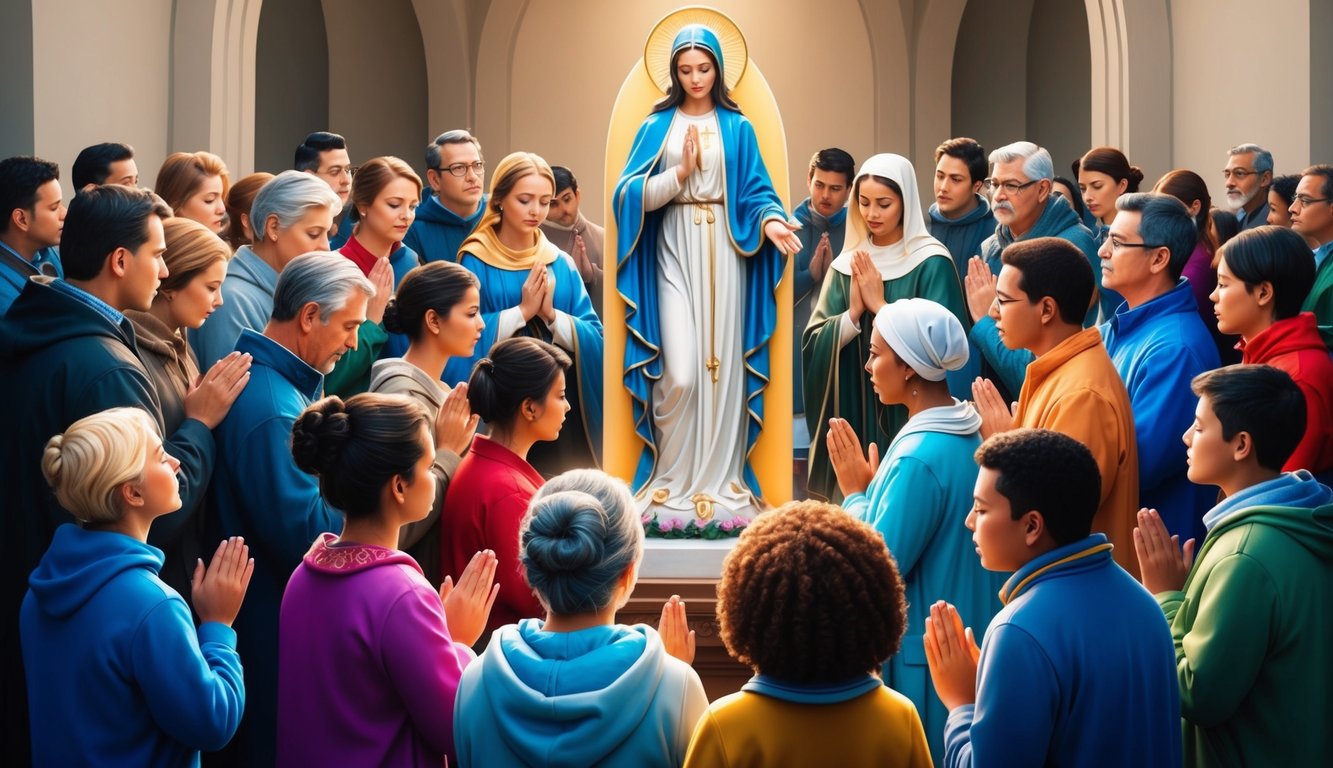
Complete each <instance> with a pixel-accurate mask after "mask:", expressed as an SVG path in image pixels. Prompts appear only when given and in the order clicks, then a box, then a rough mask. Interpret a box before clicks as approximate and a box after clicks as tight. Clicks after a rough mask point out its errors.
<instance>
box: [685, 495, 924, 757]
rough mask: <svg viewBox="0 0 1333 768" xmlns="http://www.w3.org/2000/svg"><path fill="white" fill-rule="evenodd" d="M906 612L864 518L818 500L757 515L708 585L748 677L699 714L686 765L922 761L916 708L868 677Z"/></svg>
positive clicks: (898, 584) (897, 637)
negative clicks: (719, 578)
mask: <svg viewBox="0 0 1333 768" xmlns="http://www.w3.org/2000/svg"><path fill="white" fill-rule="evenodd" d="M906 612H907V605H906V602H905V601H904V599H903V582H902V579H901V578H899V576H898V569H897V567H896V566H895V565H894V563H893V558H891V557H890V556H889V551H888V549H887V548H885V546H884V540H883V539H881V538H880V536H879V534H877V533H876V532H875V529H873V528H871V527H870V526H869V525H867V524H866V523H863V522H861V521H860V520H857V519H855V518H853V517H852V516H851V515H849V514H847V513H846V512H843V511H842V510H841V509H839V508H837V507H835V506H833V505H831V504H824V503H821V502H817V501H793V502H788V503H787V504H784V505H783V506H782V507H780V508H779V509H778V510H776V511H775V512H769V513H765V514H762V515H760V516H759V517H758V518H756V519H755V521H754V522H753V523H751V524H750V526H749V527H748V528H747V529H746V530H745V532H744V533H742V534H741V537H740V541H739V542H737V544H736V548H735V549H733V550H732V551H731V553H730V554H729V555H727V559H726V561H725V562H724V563H723V565H722V583H721V584H719V585H718V588H717V618H718V624H719V625H720V628H721V635H722V642H723V643H724V644H725V645H726V646H727V652H728V653H730V654H731V655H732V657H733V658H735V659H736V660H737V661H739V662H741V663H742V664H745V665H748V666H749V667H750V668H752V669H753V670H754V672H755V676H754V677H752V678H750V682H748V683H746V684H745V685H744V687H742V688H741V690H740V691H738V692H737V693H733V694H731V695H730V696H724V697H722V698H721V699H718V700H717V701H715V702H713V705H712V706H710V707H709V708H708V711H707V712H705V713H704V716H703V719H702V720H700V721H699V727H698V728H697V729H696V730H695V732H694V739H693V740H692V741H691V742H690V751H689V754H688V755H687V756H686V758H685V765H686V766H687V768H693V767H696V766H732V765H736V766H739V765H793V766H795V765H836V766H839V768H855V767H856V766H913V767H916V766H929V765H931V761H930V750H929V749H928V748H927V747H926V734H925V731H924V730H922V727H921V718H920V717H919V716H918V715H917V712H916V707H914V706H913V705H912V702H911V701H909V700H908V699H907V698H906V697H905V696H903V695H902V694H900V693H898V692H897V691H894V690H893V689H892V688H888V687H886V686H885V685H884V684H883V682H882V681H881V680H880V679H879V677H878V676H877V675H876V674H875V672H876V671H877V670H878V669H879V668H880V665H881V664H883V663H884V661H885V660H886V659H888V658H889V657H890V656H892V655H894V654H895V653H897V652H898V646H899V644H900V642H901V641H902V637H903V631H904V629H905V628H906Z"/></svg>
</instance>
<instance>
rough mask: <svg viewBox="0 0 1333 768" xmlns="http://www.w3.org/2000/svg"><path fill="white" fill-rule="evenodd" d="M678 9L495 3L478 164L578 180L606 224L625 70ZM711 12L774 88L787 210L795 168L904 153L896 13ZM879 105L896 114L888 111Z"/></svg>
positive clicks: (484, 50)
mask: <svg viewBox="0 0 1333 768" xmlns="http://www.w3.org/2000/svg"><path fill="white" fill-rule="evenodd" d="M686 4H688V3H686V2H681V0H643V1H642V2H635V3H624V2H617V1H616V0H586V1H585V2H583V3H581V4H579V6H578V7H577V12H574V11H572V10H571V7H570V6H569V5H568V4H561V3H535V2H529V0H494V2H492V3H491V4H490V7H489V10H488V12H487V14H486V17H485V22H484V25H483V29H482V34H481V41H480V47H479V48H478V60H477V67H476V82H477V91H476V105H477V106H476V109H477V111H476V123H475V128H476V130H475V133H476V135H477V137H478V138H479V139H480V141H481V143H482V146H483V148H484V149H485V153H486V156H487V158H488V159H489V160H490V161H491V162H492V163H494V162H495V161H497V160H498V159H499V158H500V157H502V156H503V155H505V154H507V153H508V152H511V151H514V150H520V149H521V150H527V151H532V152H536V153H537V154H539V155H542V156H543V157H545V158H546V159H547V160H548V161H550V162H552V163H556V164H560V165H566V166H569V167H570V168H571V169H573V170H574V172H575V175H576V176H577V177H578V178H579V179H580V182H581V183H580V187H581V190H582V192H583V209H584V211H585V212H586V213H587V215H588V216H589V217H590V218H592V219H593V220H594V221H602V220H604V218H605V212H604V201H605V198H606V195H607V192H606V190H604V189H602V188H601V187H602V185H601V184H600V182H599V180H600V179H602V178H603V177H604V175H605V174H604V168H603V166H604V164H605V148H606V139H607V128H608V121H609V120H610V116H611V109H612V106H613V104H614V103H615V98H616V93H617V91H618V89H619V88H620V85H621V82H622V80H623V78H624V72H625V68H626V67H627V66H629V65H630V63H632V62H633V61H635V60H637V59H638V58H639V57H640V56H641V55H643V44H644V39H645V37H646V36H647V34H648V32H649V30H651V29H652V26H653V24H654V23H656V22H657V21H658V20H659V19H660V18H662V17H663V16H665V15H666V14H668V13H670V12H671V11H673V10H675V9H676V8H678V7H680V6H682V5H686ZM707 4H708V5H711V6H713V7H716V8H717V9H718V10H720V11H722V12H723V13H726V14H727V15H729V16H731V18H732V19H734V20H735V21H736V23H737V24H738V25H739V27H740V29H741V30H742V32H743V33H744V34H745V36H746V40H747V42H748V44H749V51H750V56H751V57H752V58H753V59H754V60H755V62H757V64H758V65H759V66H760V67H762V68H763V70H764V73H765V75H766V76H767V77H768V79H769V82H770V83H771V84H772V88H773V92H774V95H775V97H776V99H777V101H778V108H779V110H780V111H781V113H782V122H783V127H784V129H785V132H786V136H787V155H788V157H789V158H790V167H789V169H788V175H789V177H790V184H789V185H788V189H787V192H788V194H789V195H790V197H791V199H792V200H793V201H799V200H801V199H803V198H804V197H805V196H806V194H807V193H806V191H805V190H806V187H805V166H806V163H807V161H808V158H809V157H810V156H811V155H812V154H813V153H814V152H815V151H816V150H818V149H821V148H823V147H829V146H839V147H842V148H844V149H846V150H847V151H849V152H851V153H852V155H853V156H854V157H856V158H858V159H863V158H865V157H866V156H867V155H869V154H870V153H872V152H875V151H881V150H882V151H890V150H892V151H906V147H907V142H908V136H909V134H910V125H911V124H910V117H909V114H908V110H904V109H902V107H901V105H902V104H904V103H907V100H908V99H909V98H910V80H909V78H908V76H907V66H908V64H907V55H906V53H905V52H904V45H903V41H904V40H905V35H904V34H903V30H902V18H901V14H900V13H899V12H898V10H897V8H896V4H895V5H894V6H892V7H893V10H892V13H886V12H884V11H882V10H879V9H878V6H875V4H874V3H872V2H869V1H868V0H827V1H826V2H823V3H821V4H820V5H818V6H813V5H811V4H810V3H808V2H804V0H774V2H772V3H770V4H766V5H757V4H755V3H751V2H744V0H714V1H713V2H709V3H707ZM872 6H873V7H874V8H876V10H873V11H867V10H866V8H868V7H872ZM834 19H836V20H838V21H837V23H832V22H831V21H830V20H834ZM588 41H596V44H595V45H590V44H589V43H588ZM885 94H887V95H885ZM884 99H895V100H896V101H894V102H892V103H890V104H889V105H888V106H884V105H883V104H882V103H881V102H883V101H884ZM895 148H896V149H895ZM617 170H618V169H617Z"/></svg>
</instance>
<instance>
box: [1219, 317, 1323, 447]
mask: <svg viewBox="0 0 1333 768" xmlns="http://www.w3.org/2000/svg"><path fill="white" fill-rule="evenodd" d="M1236 346H1237V348H1238V349H1240V350H1241V354H1242V358H1241V362H1243V363H1248V364H1259V363H1264V364H1266V365H1271V366H1273V367H1274V368H1281V369H1282V370H1284V371H1286V372H1287V373H1288V374H1289V375H1290V376H1291V378H1292V379H1293V380H1295V382H1296V386H1298V387H1300V388H1301V392H1303V393H1304V394H1305V408H1306V417H1305V437H1304V438H1303V439H1302V440H1301V442H1300V445H1297V446H1296V452H1295V453H1293V454H1291V458H1290V459H1288V460H1287V463H1286V464H1285V465H1283V467H1282V471H1284V472H1293V471H1295V470H1298V469H1308V470H1310V471H1311V472H1315V473H1319V472H1323V471H1325V470H1328V469H1333V360H1330V359H1329V356H1328V348H1327V347H1325V346H1324V341H1323V339H1321V338H1320V336H1319V327H1318V326H1317V325H1316V323H1315V316H1314V313H1312V312H1302V313H1300V314H1299V315H1297V316H1295V317H1289V318H1287V319H1286V320H1279V321H1277V322H1276V323H1273V324H1272V325H1270V326H1269V327H1268V328H1266V329H1264V330H1263V331H1261V332H1260V333H1258V334H1256V335H1255V337H1254V338H1253V339H1250V340H1249V341H1248V342H1245V341H1242V342H1241V343H1240V344H1238V345H1236Z"/></svg>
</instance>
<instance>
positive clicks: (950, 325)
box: [875, 299, 968, 381]
mask: <svg viewBox="0 0 1333 768" xmlns="http://www.w3.org/2000/svg"><path fill="white" fill-rule="evenodd" d="M875 330H877V331H879V335H880V336H883V337H884V341H885V343H887V344H888V345H889V348H890V349H892V350H893V353H894V354H895V355H897V356H898V357H899V358H900V359H902V361H903V362H904V363H907V364H908V365H909V366H911V367H912V370H914V371H916V372H917V375H919V376H920V377H921V378H923V379H926V380H927V381H942V380H943V379H944V374H945V373H946V372H948V371H956V370H958V369H959V368H962V367H963V366H964V365H965V364H966V363H967V357H968V349H967V333H966V332H964V331H963V324H962V323H960V322H958V318H957V317H955V316H954V314H953V313H952V312H950V311H949V310H947V309H945V308H944V307H943V306H942V305H940V304H937V303H935V302H933V301H931V300H929V299H899V300H898V301H895V302H893V303H892V304H885V305H884V308H883V309H881V310H880V311H879V312H877V313H876V314H875Z"/></svg>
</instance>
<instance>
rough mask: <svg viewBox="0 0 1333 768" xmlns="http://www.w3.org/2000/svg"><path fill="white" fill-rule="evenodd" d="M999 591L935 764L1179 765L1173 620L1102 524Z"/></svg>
mask: <svg viewBox="0 0 1333 768" xmlns="http://www.w3.org/2000/svg"><path fill="white" fill-rule="evenodd" d="M1061 205H1064V203H1061ZM1000 600H1001V601H1002V602H1004V603H1005V607H1004V609H1003V610H1001V611H1000V612H999V614H997V615H996V616H995V618H994V620H992V621H991V625H990V628H989V629H987V630H986V638H985V640H984V641H983V642H982V645H981V662H980V665H979V666H978V668H977V703H976V704H965V705H963V706H961V707H958V708H956V709H954V710H953V711H952V712H950V713H949V721H948V725H947V726H946V727H945V731H944V744H945V758H944V765H946V766H950V768H953V767H955V766H971V765H974V764H975V765H985V766H1034V765H1041V766H1050V767H1051V768H1056V767H1058V766H1098V768H1115V766H1125V768H1141V767H1142V768H1154V767H1156V766H1160V767H1161V768H1168V766H1169V768H1179V766H1180V765H1181V745H1180V739H1181V727H1180V690H1179V688H1178V687H1177V685H1176V654H1175V648H1174V647H1173V645H1172V642H1171V631H1170V629H1169V628H1168V627H1167V624H1166V620H1165V618H1164V617H1163V615H1162V609H1161V608H1160V607H1158V605H1157V601H1155V600H1154V599H1153V597H1152V595H1150V594H1148V592H1147V590H1145V589H1144V588H1143V587H1142V585H1140V584H1139V583H1138V582H1137V581H1135V580H1134V578H1133V577H1132V576H1130V575H1129V574H1128V573H1126V572H1125V571H1124V569H1123V568H1121V567H1120V566H1118V565H1116V564H1115V561H1113V560H1112V559H1111V545H1110V543H1109V542H1107V540H1106V536H1105V535H1104V534H1100V533H1094V534H1092V535H1090V536H1088V537H1087V538H1085V539H1081V540H1079V541H1076V542H1074V543H1072V544H1066V545H1065V546H1063V547H1057V548H1056V549H1053V550H1051V551H1050V552H1047V553H1045V554H1043V555H1041V556H1039V557H1037V558H1034V559H1033V560H1032V561H1030V562H1029V563H1027V564H1026V565H1024V566H1023V567H1022V568H1020V569H1019V570H1018V572H1017V573H1015V574H1014V575H1013V576H1011V577H1010V578H1009V580H1008V581H1007V582H1005V585H1004V589H1003V590H1002V591H1001V592H1000Z"/></svg>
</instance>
